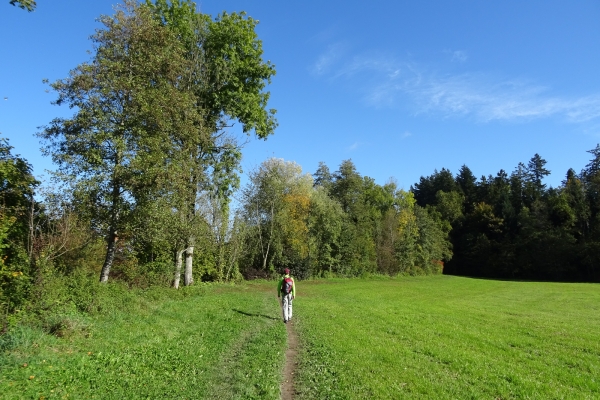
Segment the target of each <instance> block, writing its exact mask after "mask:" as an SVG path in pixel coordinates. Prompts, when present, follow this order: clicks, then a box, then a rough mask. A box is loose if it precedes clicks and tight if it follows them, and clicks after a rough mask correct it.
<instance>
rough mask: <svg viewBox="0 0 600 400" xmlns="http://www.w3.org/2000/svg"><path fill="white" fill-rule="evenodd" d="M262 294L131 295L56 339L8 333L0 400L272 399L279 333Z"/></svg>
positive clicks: (75, 321)
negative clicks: (108, 311) (114, 309)
mask: <svg viewBox="0 0 600 400" xmlns="http://www.w3.org/2000/svg"><path fill="white" fill-rule="evenodd" d="M271 286H273V285H270V286H269V288H271ZM265 288H266V286H265V285H260V284H255V285H252V284H247V285H237V286H226V285H214V286H209V287H207V286H198V287H191V288H185V289H183V290H180V291H174V290H169V289H151V290H149V291H143V292H142V291H139V292H136V293H134V294H133V295H131V296H129V297H128V299H129V301H128V302H126V303H124V304H122V305H121V307H120V310H118V311H114V312H111V313H110V314H108V315H99V316H95V317H94V318H92V317H83V316H81V315H73V316H71V317H70V318H67V317H65V318H64V319H63V323H61V324H57V329H56V330H55V331H54V335H48V334H45V333H43V332H42V331H38V330H36V329H32V328H20V329H19V330H15V331H13V332H11V334H10V335H9V336H8V337H5V338H4V339H3V346H4V350H3V351H2V353H1V356H0V398H1V399H27V398H31V399H41V398H44V399H53V398H56V399H65V398H73V399H80V398H97V399H142V398H143V399H146V398H151V399H158V398H168V399H201V398H210V399H212V398H224V399H235V398H244V399H251V398H256V399H277V398H279V391H280V389H279V384H280V380H281V371H282V368H283V362H284V351H285V343H286V333H285V329H284V326H283V324H281V323H279V322H280V321H279V308H278V305H277V302H276V300H275V295H274V290H270V291H265V290H264V289H265ZM271 289H272V288H271ZM64 321H68V322H64Z"/></svg>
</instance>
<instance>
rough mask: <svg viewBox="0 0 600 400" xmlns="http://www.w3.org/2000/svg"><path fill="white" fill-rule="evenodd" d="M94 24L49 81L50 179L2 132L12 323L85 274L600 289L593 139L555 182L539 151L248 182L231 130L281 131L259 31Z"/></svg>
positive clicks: (159, 7) (153, 17) (140, 281)
mask: <svg viewBox="0 0 600 400" xmlns="http://www.w3.org/2000/svg"><path fill="white" fill-rule="evenodd" d="M100 21H101V22H102V24H103V26H104V27H103V28H102V29H99V30H98V31H97V32H96V34H95V35H94V36H93V37H92V42H93V45H94V52H93V53H92V58H91V60H90V61H89V62H86V63H82V64H80V65H79V66H77V67H76V68H75V69H73V70H72V71H71V72H70V74H69V76H68V77H67V78H65V79H61V80H58V81H56V82H54V83H52V84H51V85H50V86H51V88H52V90H53V91H54V92H55V93H56V95H57V99H56V100H55V104H57V105H66V106H69V107H70V108H71V109H73V110H74V114H73V116H72V117H70V118H56V119H54V120H53V121H50V122H49V123H48V125H46V126H45V127H42V128H41V131H40V132H39V133H38V138H39V139H40V141H41V143H42V145H43V147H42V152H43V153H44V154H45V155H47V156H49V157H51V158H52V160H53V161H54V163H55V164H56V166H57V168H56V171H55V172H54V174H53V177H52V180H51V181H50V182H49V183H47V184H45V185H42V184H41V183H40V182H38V181H37V180H36V179H35V178H34V176H33V174H32V167H31V165H30V164H29V163H28V162H27V160H25V159H23V158H22V157H20V156H18V155H15V154H13V149H12V147H11V146H10V143H9V141H8V139H6V138H0V139H1V140H0V303H1V306H2V315H3V317H2V318H3V319H6V318H8V317H7V316H9V315H12V314H14V313H15V312H17V311H18V310H20V309H21V308H22V307H24V306H25V305H27V304H30V302H31V301H33V302H34V303H35V302H37V303H38V305H37V306H38V308H39V309H43V308H44V307H50V306H51V304H52V302H53V301H56V298H57V296H58V297H60V296H63V300H64V299H69V298H70V297H69V296H71V294H70V293H74V292H80V294H81V295H85V293H86V290H87V291H89V290H91V289H90V277H91V276H93V277H94V280H98V279H99V280H100V281H101V282H107V281H108V280H109V279H111V280H116V281H120V282H125V283H126V284H128V285H132V286H138V287H145V286H149V285H164V286H169V285H171V286H173V287H175V288H178V287H179V286H180V282H181V280H182V279H183V285H186V286H187V285H191V284H193V282H194V280H196V281H234V280H239V279H243V278H246V279H252V278H257V277H263V278H269V277H273V276H275V275H277V274H278V273H279V272H280V271H281V270H282V269H283V268H284V267H288V268H290V269H291V270H292V273H293V274H294V275H295V276H297V277H299V278H309V277H327V276H344V277H352V276H364V275H368V274H386V275H397V274H408V275H418V274H439V273H447V274H459V275H468V276H477V277H494V278H509V279H544V280H570V281H572V280H575V281H598V280H600V268H599V266H598V264H599V261H600V216H599V212H600V194H599V193H600V146H599V147H597V148H596V149H594V150H591V151H590V153H591V155H592V157H591V160H590V162H589V163H588V164H587V166H586V167H585V168H584V170H583V171H581V172H579V173H577V172H575V171H573V170H569V171H567V173H566V176H565V180H564V181H563V182H562V185H561V186H560V187H558V188H551V187H550V188H548V187H547V186H546V185H545V184H544V183H543V179H544V177H546V176H547V175H549V173H550V172H549V171H548V170H547V169H545V164H546V161H545V160H544V159H543V158H541V157H540V156H539V155H537V154H536V155H535V156H534V157H533V158H532V159H531V160H530V161H529V162H528V163H527V164H519V165H518V166H517V167H516V169H515V170H514V171H513V172H512V173H511V174H510V175H509V174H508V173H507V172H505V171H504V170H501V171H500V172H498V173H497V174H496V175H495V176H492V175H489V176H487V177H486V176H483V177H481V178H479V179H477V178H476V177H475V176H474V175H473V173H472V172H471V170H470V169H469V168H468V167H467V166H463V167H462V168H461V169H460V171H458V173H457V174H456V175H453V173H451V172H450V171H449V170H447V169H442V170H441V171H434V172H433V174H432V175H430V176H427V177H421V179H420V181H419V182H417V183H415V184H414V185H413V186H412V187H411V188H410V190H408V191H406V190H403V189H402V188H399V187H398V186H397V184H396V183H395V182H394V180H393V179H392V180H390V181H389V182H387V183H385V184H383V185H380V184H378V183H376V182H375V180H374V179H372V178H370V177H368V176H363V175H361V174H360V173H359V172H358V171H357V168H356V166H355V165H354V164H353V162H352V161H351V160H345V161H342V162H341V164H340V165H339V166H338V167H337V169H335V170H334V171H332V170H331V169H330V168H329V167H328V166H327V165H325V164H324V163H321V164H320V165H319V167H318V169H317V170H316V171H315V172H314V173H312V174H311V173H306V172H304V171H303V170H302V168H301V167H300V166H299V165H298V164H296V163H294V162H291V161H286V160H282V159H278V158H271V159H268V160H265V161H264V162H263V163H262V164H260V165H259V166H257V167H256V168H255V169H254V170H252V171H250V172H249V174H248V183H247V184H246V185H245V186H243V187H240V162H241V157H242V150H243V145H242V144H241V142H242V140H241V139H240V138H236V137H235V136H233V135H231V134H229V131H230V130H229V128H230V127H231V125H232V124H233V123H237V124H239V126H241V127H242V130H243V132H244V133H246V134H254V135H255V136H256V137H257V138H259V139H266V138H267V137H268V136H269V135H271V134H273V133H274V131H275V128H276V127H277V121H276V119H275V110H272V109H267V102H268V99H269V92H267V91H265V90H264V89H265V87H266V85H267V84H268V83H269V82H270V79H271V77H272V76H273V75H274V74H275V67H274V66H273V65H272V64H271V63H270V62H269V61H267V62H265V61H264V60H263V59H262V45H261V41H260V40H259V39H258V37H257V35H256V33H255V26H256V24H257V23H258V22H257V21H255V20H253V19H252V18H250V17H247V16H246V15H245V14H243V13H241V14H236V13H233V14H226V13H224V14H221V15H219V16H218V17H217V18H214V19H213V18H211V17H210V16H208V15H204V14H201V13H198V12H197V11H196V7H195V5H194V3H192V2H190V1H177V2H167V1H165V0H157V1H155V2H151V1H150V0H148V1H147V2H146V3H144V4H138V3H136V2H134V1H126V2H125V4H124V5H123V6H122V7H121V9H120V10H119V11H117V12H116V13H115V15H113V16H103V17H101V19H100ZM395 172H396V171H390V174H394V173H395ZM396 173H401V171H397V172H396ZM63 300H61V301H63ZM64 301H67V300H64Z"/></svg>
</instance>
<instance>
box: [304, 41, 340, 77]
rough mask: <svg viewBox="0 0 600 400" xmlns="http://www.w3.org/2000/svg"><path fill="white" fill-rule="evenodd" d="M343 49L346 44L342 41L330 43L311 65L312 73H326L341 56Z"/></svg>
mask: <svg viewBox="0 0 600 400" xmlns="http://www.w3.org/2000/svg"><path fill="white" fill-rule="evenodd" d="M345 49H346V46H345V45H344V44H343V43H335V44H332V45H330V46H329V47H328V48H327V50H326V51H325V52H324V53H323V54H321V55H320V56H319V58H318V59H317V61H316V62H315V63H314V64H313V65H312V67H311V71H312V73H313V74H315V75H323V74H325V73H327V72H328V71H329V70H330V69H331V67H332V66H333V65H334V64H335V62H336V61H337V60H339V59H340V58H341V57H342V56H343V54H344V52H345Z"/></svg>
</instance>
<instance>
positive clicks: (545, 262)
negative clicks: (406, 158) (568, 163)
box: [411, 145, 600, 282]
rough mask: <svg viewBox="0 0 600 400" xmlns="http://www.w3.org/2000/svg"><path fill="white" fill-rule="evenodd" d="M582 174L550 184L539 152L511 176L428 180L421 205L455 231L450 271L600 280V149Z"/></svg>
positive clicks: (463, 173)
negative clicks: (441, 217) (544, 181)
mask: <svg viewBox="0 0 600 400" xmlns="http://www.w3.org/2000/svg"><path fill="white" fill-rule="evenodd" d="M588 153H590V154H591V159H590V161H589V163H588V164H587V165H586V166H585V168H583V170H582V171H580V172H579V173H577V172H576V171H575V170H573V169H569V170H568V171H567V173H566V175H565V178H564V180H563V181H562V183H561V184H560V186H559V187H557V188H553V187H548V186H547V185H546V184H544V183H543V179H544V178H545V177H546V176H548V175H549V174H550V171H549V170H548V169H546V167H545V165H546V160H544V159H543V158H542V157H541V156H540V155H539V154H535V155H534V156H533V157H532V158H531V160H529V162H528V163H527V164H524V163H519V164H518V165H517V167H516V168H515V169H514V171H513V172H511V173H510V174H508V173H507V172H506V171H504V170H500V171H499V172H498V173H497V174H496V175H495V176H492V175H488V176H482V177H481V178H479V179H477V178H476V177H475V176H474V175H473V173H472V172H471V170H470V169H469V168H468V167H467V166H466V165H463V166H462V167H461V168H460V170H459V171H458V173H457V174H456V176H453V174H452V173H451V172H450V171H449V170H447V169H442V170H441V171H437V170H436V171H434V173H433V174H432V175H429V176H427V177H421V178H420V180H419V182H418V183H415V185H414V186H413V187H412V188H411V191H412V192H413V193H414V196H415V199H416V201H417V204H419V205H421V206H422V207H426V208H433V209H436V210H438V211H439V212H440V213H441V214H442V215H443V219H444V220H445V221H447V222H449V223H450V224H451V226H452V230H451V231H450V241H451V243H452V251H453V257H452V260H450V261H449V262H448V263H447V264H446V269H445V272H447V273H449V274H458V275H468V276H477V277H489V278H506V279H542V280H560V281H563V280H566V281H586V282H598V281H600V145H598V146H596V148H595V149H593V150H590V151H589V152H588Z"/></svg>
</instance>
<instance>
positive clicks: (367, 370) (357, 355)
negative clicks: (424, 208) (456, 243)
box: [294, 276, 600, 399]
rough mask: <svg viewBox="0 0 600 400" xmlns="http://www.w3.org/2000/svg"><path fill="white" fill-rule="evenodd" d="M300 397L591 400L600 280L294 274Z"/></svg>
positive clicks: (598, 357) (599, 387) (598, 350)
mask: <svg viewBox="0 0 600 400" xmlns="http://www.w3.org/2000/svg"><path fill="white" fill-rule="evenodd" d="M298 287H299V293H300V296H299V297H298V299H297V301H296V302H295V304H294V307H295V311H294V315H295V318H296V321H295V327H296V329H297V330H298V332H299V334H300V338H301V344H302V348H301V352H300V365H299V369H298V371H297V375H296V377H297V382H296V389H297V391H298V396H297V397H298V398H301V399H365V398H374V399H404V398H406V399H409V398H410V399H418V398H422V399H433V398H435V399H592V398H600V312H599V311H600V286H598V285H594V284H565V283H540V282H504V281H491V280H478V279H468V278H459V277H449V276H436V277H418V278H397V279H383V278H382V279H371V280H330V281H313V282H300V283H299V284H298Z"/></svg>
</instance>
